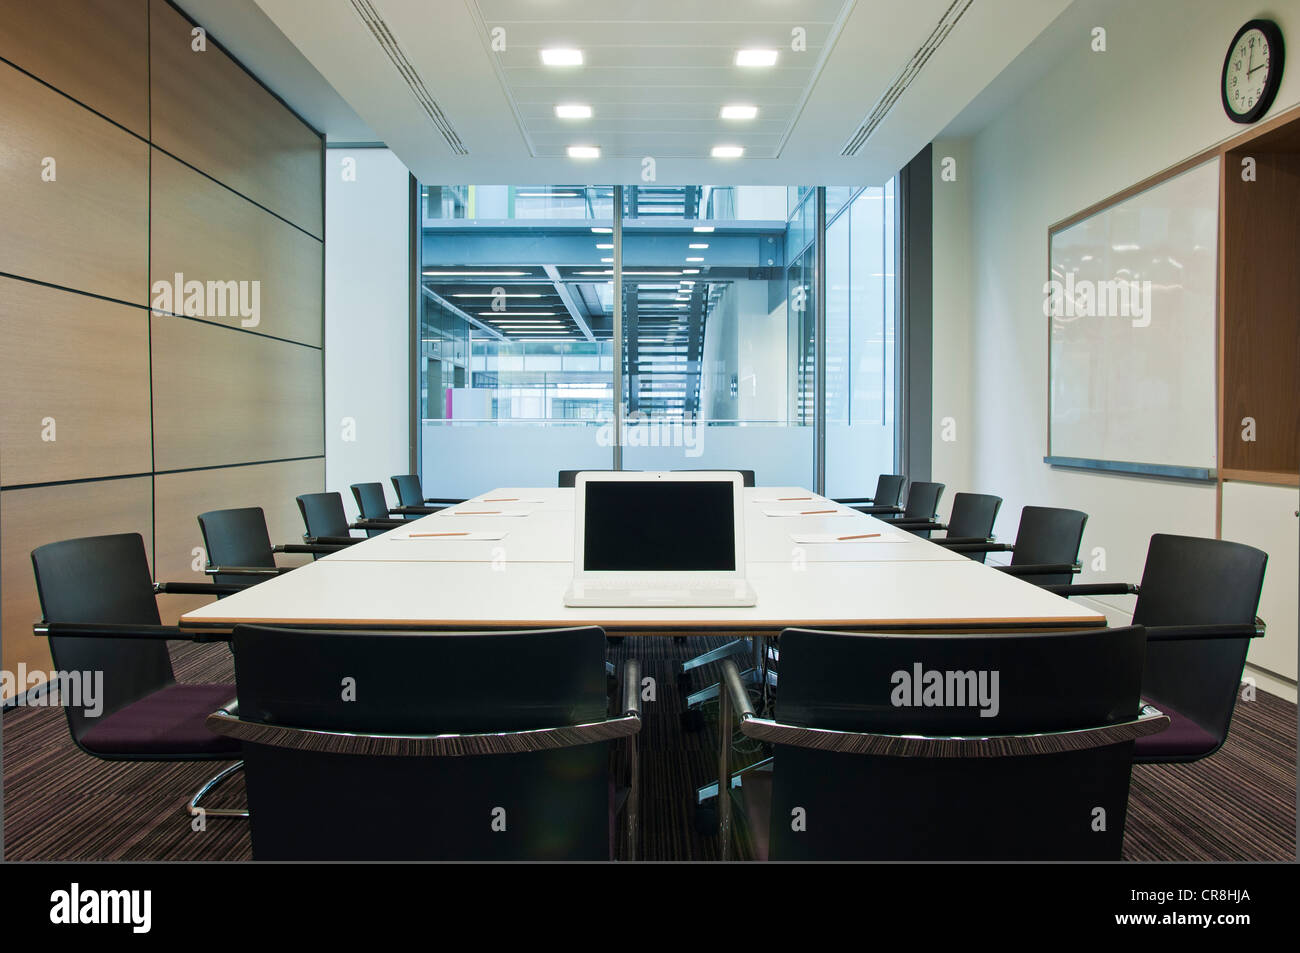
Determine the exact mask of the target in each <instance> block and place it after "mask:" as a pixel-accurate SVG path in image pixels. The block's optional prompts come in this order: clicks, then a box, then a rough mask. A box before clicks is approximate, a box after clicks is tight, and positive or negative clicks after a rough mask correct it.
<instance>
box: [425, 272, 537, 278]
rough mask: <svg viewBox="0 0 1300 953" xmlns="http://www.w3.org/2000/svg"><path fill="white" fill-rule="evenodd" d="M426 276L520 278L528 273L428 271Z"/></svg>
mask: <svg viewBox="0 0 1300 953" xmlns="http://www.w3.org/2000/svg"><path fill="white" fill-rule="evenodd" d="M425 274H426V275H432V276H434V277H436V278H465V277H472V278H483V277H486V278H519V277H522V276H524V275H526V274H528V272H526V271H426V272H425Z"/></svg>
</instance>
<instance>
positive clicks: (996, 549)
mask: <svg viewBox="0 0 1300 953" xmlns="http://www.w3.org/2000/svg"><path fill="white" fill-rule="evenodd" d="M934 542H935V543H937V544H938V545H940V546H947V547H948V548H949V549H951V550H952V551H953V552H955V553H1014V552H1015V551H1016V547H1015V545H1014V544H1013V543H992V542H983V543H964V542H949V541H948V540H946V539H936V540H934Z"/></svg>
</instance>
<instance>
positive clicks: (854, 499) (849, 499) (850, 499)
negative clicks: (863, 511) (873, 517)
mask: <svg viewBox="0 0 1300 953" xmlns="http://www.w3.org/2000/svg"><path fill="white" fill-rule="evenodd" d="M831 502H832V503H874V502H876V501H875V500H874V499H873V498H872V497H869V496H846V497H843V498H841V499H834V500H831Z"/></svg>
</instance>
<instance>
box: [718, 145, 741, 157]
mask: <svg viewBox="0 0 1300 953" xmlns="http://www.w3.org/2000/svg"><path fill="white" fill-rule="evenodd" d="M744 154H745V150H744V148H742V147H741V146H714V147H713V153H712V155H713V158H715V159H739V158H740V157H741V156H743V155H744Z"/></svg>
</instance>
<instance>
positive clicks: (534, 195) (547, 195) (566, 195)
mask: <svg viewBox="0 0 1300 953" xmlns="http://www.w3.org/2000/svg"><path fill="white" fill-rule="evenodd" d="M515 197H516V198H521V199H551V198H555V199H576V198H577V197H578V193H577V192H516V193H515Z"/></svg>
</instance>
